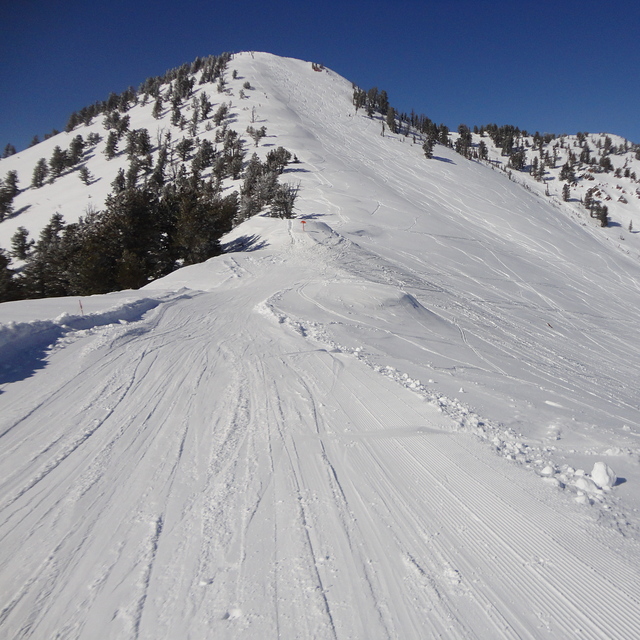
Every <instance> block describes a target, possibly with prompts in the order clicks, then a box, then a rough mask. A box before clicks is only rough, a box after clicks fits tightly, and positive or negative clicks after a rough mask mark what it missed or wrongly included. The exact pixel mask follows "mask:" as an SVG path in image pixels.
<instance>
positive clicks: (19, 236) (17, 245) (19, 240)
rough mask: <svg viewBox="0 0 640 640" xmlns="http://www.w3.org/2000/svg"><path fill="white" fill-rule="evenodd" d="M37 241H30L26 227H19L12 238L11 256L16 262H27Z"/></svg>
mask: <svg viewBox="0 0 640 640" xmlns="http://www.w3.org/2000/svg"><path fill="white" fill-rule="evenodd" d="M34 244H35V240H29V232H28V231H27V229H25V228H24V227H18V228H17V229H16V232H15V233H14V234H13V236H12V237H11V255H12V256H13V257H14V258H15V259H16V260H26V259H27V257H28V256H29V253H30V251H31V248H32V247H33V245H34Z"/></svg>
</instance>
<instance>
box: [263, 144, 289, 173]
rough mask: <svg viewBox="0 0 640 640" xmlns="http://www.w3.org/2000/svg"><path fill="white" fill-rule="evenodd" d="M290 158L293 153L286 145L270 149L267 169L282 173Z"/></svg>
mask: <svg viewBox="0 0 640 640" xmlns="http://www.w3.org/2000/svg"><path fill="white" fill-rule="evenodd" d="M290 160H291V153H290V152H289V151H287V150H286V149H285V148H284V147H278V148H277V149H274V150H272V151H269V153H268V154H267V159H266V163H265V164H266V166H267V169H270V170H272V171H275V172H276V173H278V174H281V173H283V172H284V169H285V167H286V166H287V165H288V164H289V161H290Z"/></svg>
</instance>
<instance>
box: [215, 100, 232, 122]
mask: <svg viewBox="0 0 640 640" xmlns="http://www.w3.org/2000/svg"><path fill="white" fill-rule="evenodd" d="M228 114H229V107H228V106H227V104H226V103H225V102H223V103H222V104H221V105H220V106H219V107H218V110H217V111H216V112H215V113H214V114H213V123H214V124H215V125H216V127H219V126H220V125H221V124H222V122H223V121H224V119H225V118H226V117H227V115H228Z"/></svg>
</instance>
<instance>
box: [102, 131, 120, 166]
mask: <svg viewBox="0 0 640 640" xmlns="http://www.w3.org/2000/svg"><path fill="white" fill-rule="evenodd" d="M117 153H118V134H117V133H116V132H115V131H109V135H108V136H107V143H106V145H105V147H104V155H105V156H107V160H112V159H113V158H115V157H116V154H117Z"/></svg>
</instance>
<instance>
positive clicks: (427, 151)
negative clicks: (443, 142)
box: [422, 138, 435, 158]
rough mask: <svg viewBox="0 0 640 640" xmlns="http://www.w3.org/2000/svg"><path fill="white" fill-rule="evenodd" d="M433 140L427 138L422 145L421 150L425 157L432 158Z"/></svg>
mask: <svg viewBox="0 0 640 640" xmlns="http://www.w3.org/2000/svg"><path fill="white" fill-rule="evenodd" d="M434 144H435V143H434V141H433V140H432V139H431V138H427V139H426V140H425V141H424V144H423V145H422V150H423V151H424V155H425V157H426V158H433V147H434Z"/></svg>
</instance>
